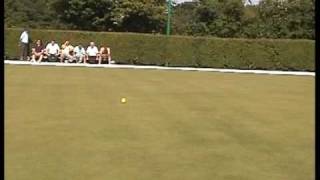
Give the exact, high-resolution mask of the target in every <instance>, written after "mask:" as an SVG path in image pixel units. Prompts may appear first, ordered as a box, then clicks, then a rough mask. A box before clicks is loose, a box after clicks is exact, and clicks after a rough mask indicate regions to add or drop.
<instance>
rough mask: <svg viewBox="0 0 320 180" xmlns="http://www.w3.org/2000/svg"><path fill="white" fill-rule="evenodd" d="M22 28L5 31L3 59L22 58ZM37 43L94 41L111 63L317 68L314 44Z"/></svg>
mask: <svg viewBox="0 0 320 180" xmlns="http://www.w3.org/2000/svg"><path fill="white" fill-rule="evenodd" d="M21 31H22V30H21V29H11V28H9V29H5V55H6V57H7V58H9V59H16V58H18V56H19V47H18V40H19V36H20V33H21ZM30 36H31V38H32V39H33V40H36V39H42V40H43V41H44V42H49V41H50V40H51V39H55V40H56V41H57V42H58V43H59V44H62V43H63V42H64V41H65V40H69V41H70V42H71V43H72V44H73V45H76V44H77V43H82V44H83V45H85V46H86V45H88V44H89V42H90V41H94V42H96V44H97V45H98V46H100V45H102V44H107V45H108V46H110V47H111V53H112V57H113V59H114V60H115V61H116V62H117V63H121V64H141V65H164V66H188V67H213V68H236V69H267V70H298V71H314V70H315V58H314V57H315V42H314V41H313V40H288V39H287V40H283V39H282V40H280V39H279V40H272V39H222V38H212V37H210V38H208V37H186V36H170V37H167V36H163V35H152V34H135V33H109V32H85V31H60V30H36V29H33V30H31V31H30Z"/></svg>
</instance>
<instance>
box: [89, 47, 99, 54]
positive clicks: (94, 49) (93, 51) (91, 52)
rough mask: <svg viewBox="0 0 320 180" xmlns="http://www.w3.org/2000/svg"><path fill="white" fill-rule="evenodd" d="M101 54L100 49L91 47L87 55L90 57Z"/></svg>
mask: <svg viewBox="0 0 320 180" xmlns="http://www.w3.org/2000/svg"><path fill="white" fill-rule="evenodd" d="M98 53H99V51H98V48H97V47H96V46H93V47H91V46H89V47H88V48H87V54H88V56H97V54H98Z"/></svg>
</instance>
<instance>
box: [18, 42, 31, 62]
mask: <svg viewBox="0 0 320 180" xmlns="http://www.w3.org/2000/svg"><path fill="white" fill-rule="evenodd" d="M20 46H21V54H20V60H27V59H28V55H29V44H28V43H21V44H20Z"/></svg>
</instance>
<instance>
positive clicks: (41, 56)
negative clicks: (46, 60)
mask: <svg viewBox="0 0 320 180" xmlns="http://www.w3.org/2000/svg"><path fill="white" fill-rule="evenodd" d="M42 58H43V55H42V54H41V55H40V57H39V60H38V62H41V61H42Z"/></svg>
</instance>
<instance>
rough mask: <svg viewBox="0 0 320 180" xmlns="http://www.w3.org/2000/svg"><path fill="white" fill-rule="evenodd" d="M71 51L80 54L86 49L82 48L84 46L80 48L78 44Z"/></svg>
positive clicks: (83, 53)
mask: <svg viewBox="0 0 320 180" xmlns="http://www.w3.org/2000/svg"><path fill="white" fill-rule="evenodd" d="M73 51H74V53H75V55H76V56H82V55H85V54H86V51H85V50H84V48H83V47H82V48H80V47H79V46H76V47H75V48H74V50H73Z"/></svg>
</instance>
